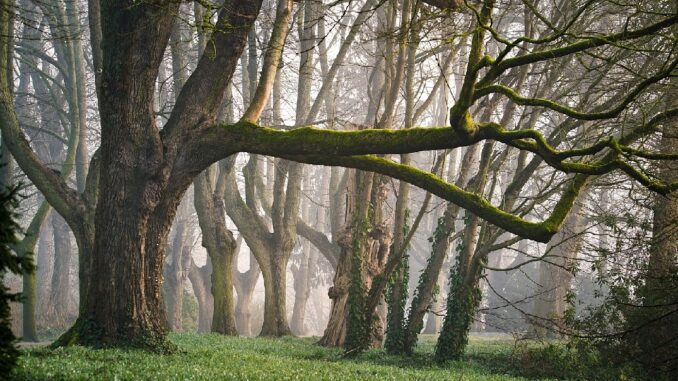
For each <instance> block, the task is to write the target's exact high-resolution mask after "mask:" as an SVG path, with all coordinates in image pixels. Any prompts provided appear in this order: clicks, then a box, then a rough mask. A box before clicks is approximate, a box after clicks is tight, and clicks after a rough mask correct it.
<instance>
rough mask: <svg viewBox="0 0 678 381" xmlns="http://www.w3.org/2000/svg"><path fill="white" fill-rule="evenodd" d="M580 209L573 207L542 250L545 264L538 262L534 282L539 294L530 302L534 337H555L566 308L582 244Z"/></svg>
mask: <svg viewBox="0 0 678 381" xmlns="http://www.w3.org/2000/svg"><path fill="white" fill-rule="evenodd" d="M580 210H581V203H577V204H575V206H574V207H573V208H572V211H571V212H570V215H569V216H568V217H567V219H566V220H565V223H564V224H563V227H562V228H561V231H560V232H559V233H558V234H556V235H555V236H554V237H553V239H552V240H551V242H549V244H548V245H547V247H546V253H547V254H546V255H547V261H541V262H539V279H538V281H537V282H538V284H539V285H540V286H541V288H540V290H541V291H540V292H539V294H538V295H537V297H536V298H535V301H534V311H533V315H534V316H535V318H534V321H532V328H533V332H534V333H535V334H536V335H537V336H538V337H550V338H554V337H557V336H559V328H560V327H562V325H563V322H562V319H563V317H564V316H565V311H566V310H567V309H568V308H569V307H570V305H569V304H568V302H567V300H568V294H569V293H570V287H571V283H572V279H573V278H574V274H573V271H574V270H575V268H574V266H576V260H577V256H578V255H579V246H580V244H581V241H582V239H581V233H582V232H581V230H582V226H581V225H582V223H583V216H582V215H581V214H580Z"/></svg>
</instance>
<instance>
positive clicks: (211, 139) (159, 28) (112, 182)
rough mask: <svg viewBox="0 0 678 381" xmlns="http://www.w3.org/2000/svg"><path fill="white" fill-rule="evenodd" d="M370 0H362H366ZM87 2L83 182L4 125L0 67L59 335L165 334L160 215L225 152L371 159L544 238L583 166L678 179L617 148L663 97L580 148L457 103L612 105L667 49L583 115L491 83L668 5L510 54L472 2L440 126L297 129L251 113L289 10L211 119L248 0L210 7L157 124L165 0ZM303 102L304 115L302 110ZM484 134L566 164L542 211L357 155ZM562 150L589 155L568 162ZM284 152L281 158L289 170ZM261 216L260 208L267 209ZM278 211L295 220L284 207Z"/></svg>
mask: <svg viewBox="0 0 678 381" xmlns="http://www.w3.org/2000/svg"><path fill="white" fill-rule="evenodd" d="M369 3H372V2H370V1H368V2H367V3H366V4H369ZM89 5H90V7H89V8H90V12H89V17H90V35H91V37H90V40H91V44H92V52H93V57H94V60H93V62H94V69H95V75H96V82H97V94H98V106H99V107H98V113H99V116H100V119H101V146H100V148H99V150H98V152H97V153H95V154H94V156H93V160H92V164H91V165H90V170H89V175H88V181H87V184H86V186H85V188H84V189H81V190H79V191H76V190H74V189H72V188H70V187H69V186H68V185H67V183H66V182H65V181H64V179H60V178H59V177H58V176H57V175H55V174H54V173H53V172H52V171H51V170H49V169H48V168H47V167H46V166H45V165H44V164H43V163H41V162H40V160H38V158H37V157H36V155H35V154H34V153H33V151H32V150H31V148H30V147H29V145H28V143H27V141H26V140H25V138H24V137H23V135H22V133H21V131H20V129H19V127H18V123H17V119H16V114H15V111H14V108H13V104H12V102H11V95H10V84H11V82H10V81H9V78H8V76H7V68H5V69H4V70H2V73H1V75H0V127H1V128H2V133H3V142H5V141H6V142H7V143H8V148H9V149H10V151H11V152H12V154H13V156H14V157H15V159H16V161H17V162H18V164H19V165H20V166H21V168H22V169H23V170H24V172H25V173H26V174H27V176H28V177H29V178H30V180H31V181H32V182H33V183H34V184H35V185H36V186H37V187H38V188H39V189H40V190H41V191H42V193H43V194H44V195H45V197H46V199H47V200H48V201H49V203H50V204H51V205H52V206H53V207H54V208H55V209H56V210H57V211H58V212H59V213H60V214H61V215H62V216H63V217H64V219H65V220H66V221H67V222H68V224H69V226H70V227H71V229H72V231H73V233H74V235H75V237H76V240H77V243H78V248H79V250H80V258H81V263H80V271H81V276H80V285H81V292H80V296H81V305H80V313H79V317H78V320H77V322H76V323H75V325H74V326H73V327H72V328H71V329H70V330H69V332H67V333H66V334H65V335H64V336H62V337H61V339H60V340H59V343H61V344H74V343H81V344H87V345H96V346H99V345H104V346H108V345H116V346H117V345H133V346H141V347H146V348H154V349H158V348H166V346H165V344H166V342H165V333H166V331H167V326H166V322H165V321H164V320H165V319H164V317H163V314H164V313H163V308H162V300H161V284H162V276H161V273H162V263H163V259H164V254H165V247H166V241H167V236H168V234H169V230H170V226H171V221H172V219H173V217H174V216H175V213H176V209H177V207H178V205H179V202H180V201H181V199H182V196H183V194H184V193H185V191H186V189H187V188H188V187H189V185H190V184H191V183H192V181H193V179H194V178H195V177H196V176H197V175H198V174H199V173H201V172H202V171H203V170H205V169H206V168H208V167H209V166H210V165H211V164H213V163H215V162H217V161H219V160H221V159H223V158H226V157H228V156H231V155H233V154H235V153H237V152H248V153H252V154H261V155H271V156H276V157H279V158H282V159H284V160H293V161H296V162H304V163H313V164H322V165H340V166H346V167H353V168H357V169H361V170H365V171H373V172H378V173H381V174H383V175H387V176H391V177H394V178H397V179H400V180H404V181H407V182H410V183H412V184H414V185H417V186H420V187H422V188H424V189H426V190H428V191H430V192H432V193H433V194H435V195H438V196H440V197H442V198H445V199H446V200H449V201H451V202H453V203H455V204H457V205H459V206H461V207H463V208H465V209H468V210H470V211H472V213H473V214H474V215H476V216H478V217H480V218H482V219H485V220H487V221H489V222H490V223H492V224H495V225H497V226H498V227H500V228H502V229H505V230H506V231H508V232H510V233H512V234H516V235H519V236H522V237H524V238H528V239H533V240H537V241H540V242H544V241H548V240H549V239H550V238H551V237H552V236H553V235H554V234H555V233H556V232H557V231H558V229H559V228H560V226H561V225H562V223H563V221H564V219H565V218H566V216H567V213H568V211H569V210H570V208H571V207H572V205H573V204H574V202H575V201H576V199H577V196H578V193H579V191H580V189H581V188H582V187H584V186H585V184H586V183H587V182H588V181H589V178H590V176H594V175H599V174H604V173H607V172H610V171H613V170H620V171H622V172H624V173H626V174H627V175H629V176H630V177H632V178H633V179H634V180H636V181H638V182H639V183H640V184H642V185H644V186H646V187H647V188H649V189H651V190H653V191H656V192H658V193H663V194H667V193H668V192H670V191H671V190H673V189H675V188H676V187H678V183H677V182H675V181H674V182H666V181H659V180H652V179H650V178H649V177H648V176H646V175H644V174H643V173H642V172H641V171H640V170H638V169H637V168H636V167H635V166H633V165H632V164H630V162H629V161H626V160H624V159H623V158H622V157H621V156H620V152H623V153H624V154H625V155H631V156H637V157H644V158H650V159H653V158H656V156H654V155H653V154H652V153H651V152H649V153H648V152H645V151H644V150H638V149H635V148H633V147H631V146H630V145H631V144H632V143H633V142H634V141H636V140H637V139H638V138H639V137H641V136H643V135H646V134H649V133H650V132H651V131H652V129H653V127H654V126H656V125H657V123H660V122H661V121H663V120H665V119H666V118H667V117H669V116H672V115H674V114H676V113H678V112H677V111H676V110H675V109H669V110H661V111H657V112H653V114H652V117H651V118H649V119H648V120H647V122H646V123H641V124H639V125H638V127H634V128H633V129H632V130H630V131H631V132H629V133H624V134H622V135H621V136H619V137H614V138H610V137H609V136H605V137H603V138H601V139H600V140H598V141H596V142H594V143H592V144H591V145H589V146H586V147H583V148H579V149H564V150H559V149H557V148H555V147H554V146H552V145H551V144H549V143H548V142H547V141H546V139H545V138H544V136H543V135H542V133H541V132H540V131H538V130H536V129H525V130H508V129H506V128H505V127H504V126H500V125H498V124H497V123H493V122H490V121H486V120H475V119H474V118H473V115H472V113H471V107H472V106H473V105H474V104H475V103H476V102H477V101H479V100H480V99H481V98H484V97H487V96H489V95H491V94H498V95H501V96H505V97H508V98H509V99H511V100H512V101H514V102H515V103H517V104H519V105H523V106H538V107H544V108H546V109H549V110H552V111H555V112H558V113H562V114H564V115H567V116H569V117H571V118H575V119H584V120H602V119H611V118H615V117H617V116H618V115H620V114H621V113H622V112H624V111H625V110H626V108H627V106H628V105H629V104H630V103H631V102H632V101H633V100H635V99H636V98H637V97H639V96H640V95H642V94H643V91H644V90H645V89H646V88H648V87H649V86H651V85H653V84H656V83H658V82H660V81H661V80H662V79H664V78H665V77H667V76H669V75H670V74H671V73H672V71H673V69H674V67H675V65H676V62H677V61H676V60H675V59H674V57H672V56H671V55H670V54H669V55H665V56H664V57H663V58H664V59H665V62H666V65H664V66H663V67H662V68H660V69H658V70H656V71H654V72H652V73H650V74H649V75H647V77H646V79H644V80H640V81H638V82H637V84H636V85H635V86H634V87H632V89H631V90H630V91H628V96H626V97H624V98H623V99H622V100H621V101H620V103H619V104H617V105H616V106H614V107H612V108H611V109H609V110H605V111H602V112H596V113H594V112H590V111H589V110H586V109H584V110H583V111H579V110H574V109H572V108H570V107H567V106H565V105H562V104H559V103H556V102H554V101H548V100H544V99H536V98H525V97H523V96H521V95H520V94H517V93H515V92H514V91H512V90H511V89H510V88H508V87H506V86H502V85H497V84H495V83H496V81H497V80H498V79H499V78H500V77H502V75H505V74H506V73H507V72H508V71H509V70H510V69H513V68H517V67H520V66H524V65H529V64H536V63H540V62H545V61H549V60H554V59H557V58H560V57H565V56H569V55H573V54H576V53H580V52H588V51H593V50H595V49H596V48H599V47H610V46H616V45H620V44H623V43H626V42H629V41H635V40H638V39H642V38H643V37H646V36H650V35H652V34H655V33H657V32H659V31H662V30H665V29H666V28H668V27H671V26H672V25H674V24H675V23H676V21H677V19H678V18H677V17H676V16H675V15H674V14H668V15H666V16H662V15H661V14H659V15H655V16H654V17H651V18H650V19H649V20H648V21H647V22H646V23H639V22H635V19H634V18H633V17H631V19H630V20H629V21H634V22H633V23H631V25H632V26H633V28H631V27H629V28H628V29H622V28H619V29H618V30H615V31H613V32H600V31H596V32H595V34H594V35H593V37H590V36H585V35H581V36H575V37H570V36H569V35H567V36H566V34H564V33H562V32H559V31H557V30H556V31H554V34H553V37H552V40H558V41H560V42H562V45H561V46H558V47H550V46H547V47H544V48H543V49H541V50H539V49H537V50H535V51H532V50H530V51H529V53H527V54H525V55H522V56H520V57H512V56H511V55H510V54H509V53H511V52H512V51H513V49H514V48H515V47H516V46H517V44H516V43H513V42H511V41H507V40H501V39H500V40H499V41H500V42H502V43H503V44H504V45H505V49H504V50H502V51H501V52H500V53H499V54H498V55H497V56H496V57H495V58H490V57H489V56H486V55H484V53H485V49H484V47H485V40H486V36H488V31H489V32H490V33H489V35H493V37H495V38H496V37H498V35H495V34H493V33H495V32H496V31H494V30H493V29H491V27H490V25H491V23H490V20H491V17H492V12H493V8H494V2H492V1H485V2H484V4H483V6H482V9H481V10H476V9H475V8H473V9H471V12H472V14H473V15H476V16H477V20H476V30H475V31H474V34H473V41H472V46H471V50H470V53H469V57H468V66H467V70H466V74H465V79H464V83H463V85H462V88H461V92H460V97H459V98H458V99H457V102H456V104H455V105H454V106H453V107H452V109H451V112H450V127H441V128H409V129H406V130H400V131H392V130H386V129H367V130H358V131H330V130H323V129H318V128H312V127H305V128H298V129H294V130H290V131H281V130H276V129H271V128H266V127H262V126H259V125H257V124H256V122H257V120H258V119H259V116H260V115H261V112H262V110H263V108H264V107H265V104H266V101H267V99H268V95H269V93H270V91H271V88H272V86H273V80H274V78H275V73H276V71H277V69H278V62H279V60H280V54H281V53H280V52H281V50H282V45H283V43H284V36H285V35H286V33H285V31H286V29H287V28H288V23H289V22H288V20H289V18H284V19H281V21H280V23H277V24H276V25H275V26H274V28H273V32H272V36H275V38H274V37H272V38H271V40H270V42H269V46H268V48H267V52H266V55H265V57H264V62H263V66H262V73H261V77H260V80H259V83H258V86H257V88H256V91H255V94H254V97H253V100H252V102H251V103H250V104H249V106H248V108H247V110H246V111H245V112H244V115H243V117H242V118H241V120H240V121H238V122H236V123H234V124H223V123H219V122H217V115H218V112H219V110H220V107H221V104H222V101H223V99H224V94H225V90H226V88H227V86H228V84H229V82H230V80H231V78H232V76H233V73H234V71H235V69H236V66H237V61H238V59H239V57H240V56H241V54H242V52H243V50H244V47H245V45H246V41H247V35H248V34H249V32H250V30H251V28H252V25H253V23H254V21H255V19H256V17H257V15H258V13H259V10H260V7H261V1H256V0H251V1H225V2H224V3H223V4H222V5H220V6H216V7H215V11H216V19H217V21H216V23H215V24H214V25H209V28H205V29H206V33H208V36H206V41H207V45H208V47H207V48H206V52H209V54H204V55H203V56H202V57H201V58H200V60H199V62H198V64H197V67H196V68H195V70H194V71H193V72H192V74H191V75H190V76H189V77H188V79H187V81H186V84H185V85H184V86H183V88H182V90H181V92H180V93H179V94H178V97H177V102H176V104H175V106H174V108H173V109H172V111H171V113H170V115H169V118H168V120H167V122H166V123H165V124H164V126H162V128H160V126H158V123H157V120H156V118H155V115H154V113H153V103H154V89H155V81H156V78H157V76H158V71H159V66H160V62H161V60H162V57H163V54H164V51H165V49H166V47H167V44H168V41H169V38H170V34H171V30H172V26H173V25H174V23H175V21H176V15H177V10H178V7H179V3H177V2H171V1H157V2H152V3H150V2H141V3H138V2H134V3H133V4H132V3H131V2H113V3H112V2H102V3H100V4H99V3H98V2H97V1H96V0H92V1H90V4H89ZM278 7H279V8H278V10H279V11H280V10H281V9H286V10H287V11H289V10H291V7H292V3H291V1H281V2H279V6H278ZM0 9H1V11H0V12H2V17H3V22H2V23H0V26H1V27H2V30H0V36H2V37H1V40H0V42H1V43H2V44H1V45H2V47H1V49H0V60H1V62H2V63H3V65H5V64H6V63H7V62H10V61H9V51H10V50H11V49H10V48H11V47H12V39H11V38H9V36H11V33H10V26H9V25H10V24H9V23H7V22H4V21H5V20H7V19H8V17H9V12H11V11H12V10H14V9H15V8H14V7H13V3H12V2H11V1H10V0H3V1H2V2H1V3H0ZM659 13H661V12H659ZM565 36H566V37H567V38H561V37H565ZM499 37H500V36H499ZM571 38H572V41H570V39H571ZM539 42H540V41H537V43H539ZM344 54H345V53H344ZM99 58H100V59H99ZM330 72H331V70H330ZM328 86H329V85H328ZM320 93H323V89H322V88H321V90H320ZM315 103H318V102H315ZM314 106H315V104H314V105H313V106H312V107H311V111H310V112H309V114H314V111H313V108H314ZM487 140H492V141H497V142H501V143H504V144H506V145H508V146H511V147H515V148H518V149H521V150H526V151H529V152H531V153H532V154H534V155H537V156H539V157H542V158H543V159H544V161H545V162H546V163H547V164H548V165H550V166H551V167H553V168H555V169H557V170H559V171H563V172H567V173H574V174H577V175H576V176H574V177H573V178H572V179H571V180H569V181H568V182H567V186H566V187H565V188H564V189H563V191H562V192H558V191H557V190H556V193H558V200H557V202H555V204H554V205H553V206H552V208H550V210H551V214H550V215H549V216H548V217H547V218H546V219H545V220H543V221H540V222H532V221H528V220H526V219H525V218H523V217H521V216H518V215H513V214H511V212H510V211H504V210H501V209H499V208H497V207H495V206H493V205H492V204H491V203H490V202H489V201H488V200H487V199H485V198H483V197H482V196H479V195H477V194H475V193H472V192H469V191H466V190H463V189H460V188H459V187H457V186H454V185H451V184H448V183H446V182H444V181H442V180H441V179H439V178H438V177H437V176H434V175H432V174H430V173H428V172H426V171H422V170H419V169H417V168H414V167H412V166H409V165H406V164H400V163H395V162H393V161H391V160H388V159H387V158H382V157H374V156H365V155H368V154H406V153H411V152H416V151H421V150H436V149H453V148H458V147H462V146H469V145H472V144H474V143H478V142H482V141H487ZM610 148H612V149H610ZM599 153H600V154H601V155H598V156H596V155H597V154H599ZM575 157H584V158H588V159H589V160H588V161H584V162H581V161H573V160H572V158H575ZM295 166H296V164H292V163H290V164H289V167H290V168H294V167H295ZM279 169H282V168H279ZM366 176H367V177H368V178H369V177H370V176H372V175H366ZM290 178H292V176H291V175H290ZM281 179H282V175H281ZM280 185H282V184H280ZM362 185H366V183H365V184H362ZM364 189H367V187H364ZM288 194H289V193H288ZM367 194H369V193H366V195H367ZM273 209H274V210H275V209H276V208H275V207H274V208H273ZM365 212H366V210H364V208H363V209H362V210H361V213H359V214H358V215H359V216H365V215H366V214H365ZM275 216H276V214H275V212H274V219H275ZM280 216H281V217H282V218H283V219H290V220H294V219H296V218H297V215H296V213H295V214H289V215H288V214H281V215H280ZM355 221H356V222H358V218H356V219H355ZM111 237H115V239H111ZM281 262H283V261H281ZM285 263H286V262H285ZM281 264H282V263H281ZM262 272H265V269H264V268H262ZM448 316H450V315H449V314H448ZM282 328H284V327H282Z"/></svg>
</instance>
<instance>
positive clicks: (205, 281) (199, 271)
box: [188, 257, 214, 333]
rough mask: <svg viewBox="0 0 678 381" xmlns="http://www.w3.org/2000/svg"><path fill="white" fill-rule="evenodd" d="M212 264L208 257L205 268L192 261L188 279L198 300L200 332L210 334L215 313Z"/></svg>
mask: <svg viewBox="0 0 678 381" xmlns="http://www.w3.org/2000/svg"><path fill="white" fill-rule="evenodd" d="M211 276H212V263H211V261H210V259H209V257H207V263H206V264H205V266H203V267H198V266H197V265H196V264H195V262H193V259H191V267H190V270H189V272H188V279H190V281H191V285H192V286H193V292H194V293H195V298H196V299H197V300H198V332H200V333H206V332H210V330H211V327H212V315H213V312H214V299H213V297H212V293H211V292H210V290H211V288H212V284H211V283H212V282H211Z"/></svg>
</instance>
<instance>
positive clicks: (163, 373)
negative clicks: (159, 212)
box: [13, 333, 525, 381]
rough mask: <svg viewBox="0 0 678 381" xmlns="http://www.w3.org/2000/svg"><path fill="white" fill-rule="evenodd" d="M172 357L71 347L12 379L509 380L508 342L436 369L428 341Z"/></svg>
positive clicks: (37, 352) (259, 343) (288, 346)
mask: <svg viewBox="0 0 678 381" xmlns="http://www.w3.org/2000/svg"><path fill="white" fill-rule="evenodd" d="M170 339H171V340H172V342H174V343H175V344H176V345H177V346H178V347H179V349H180V350H179V351H178V352H176V353H174V354H172V355H161V354H156V353H150V352H146V351H140V350H121V349H100V350H93V349H89V348H85V347H80V346H74V347H66V348H59V349H54V350H52V349H49V348H33V349H27V350H25V351H24V355H23V356H22V357H21V359H20V362H19V365H18V366H17V367H16V369H15V371H14V374H13V376H14V377H13V379H16V380H63V381H69V380H116V379H117V380H271V379H275V380H314V381H315V380H454V381H457V380H464V381H480V380H486V381H500V380H501V381H516V380H525V378H522V377H518V376H515V375H514V374H515V372H516V370H514V369H512V368H511V367H510V364H511V349H512V341H511V340H504V339H499V340H497V339H485V338H472V339H471V342H470V345H469V349H468V351H467V354H466V356H465V358H464V361H456V362H449V363H447V364H445V366H439V365H437V364H435V363H434V362H432V361H431V360H430V352H431V351H432V350H433V344H434V340H435V338H434V337H432V336H425V337H423V338H422V339H421V343H420V346H419V347H418V353H416V354H415V355H414V356H412V357H407V358H403V357H400V356H392V355H388V354H386V353H385V352H384V351H383V350H380V349H372V350H368V351H366V352H365V353H364V354H363V355H362V356H359V357H358V358H355V359H350V360H347V359H343V358H342V356H341V350H340V349H337V348H325V347H319V346H316V345H313V342H314V339H313V338H305V339H302V338H292V337H285V338H280V339H273V338H244V337H226V336H223V335H217V334H206V335H198V334H194V333H181V334H171V335H170Z"/></svg>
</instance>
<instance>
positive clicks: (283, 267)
mask: <svg viewBox="0 0 678 381" xmlns="http://www.w3.org/2000/svg"><path fill="white" fill-rule="evenodd" d="M259 266H260V267H261V274H262V276H263V277H264V288H265V298H264V323H263V325H262V326H261V334H260V336H276V337H277V336H286V335H291V334H292V331H291V330H290V326H289V324H288V323H287V306H286V300H287V299H286V294H287V259H286V258H271V261H270V262H269V263H267V264H265V265H263V266H262V265H261V263H260V264H259Z"/></svg>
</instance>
